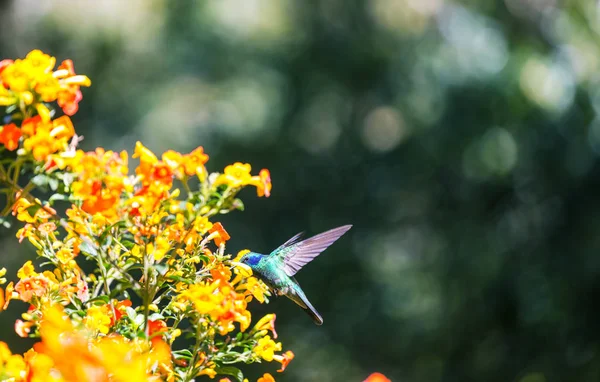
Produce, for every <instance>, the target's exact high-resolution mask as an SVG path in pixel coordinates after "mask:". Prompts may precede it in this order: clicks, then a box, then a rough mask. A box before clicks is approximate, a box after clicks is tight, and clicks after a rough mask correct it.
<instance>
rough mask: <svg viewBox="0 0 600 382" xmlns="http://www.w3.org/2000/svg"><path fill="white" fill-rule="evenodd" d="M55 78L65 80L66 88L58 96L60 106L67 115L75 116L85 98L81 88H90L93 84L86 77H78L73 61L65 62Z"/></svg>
mask: <svg viewBox="0 0 600 382" xmlns="http://www.w3.org/2000/svg"><path fill="white" fill-rule="evenodd" d="M54 77H55V78H59V79H63V83H64V86H63V87H62V90H60V91H59V92H58V93H57V94H56V101H57V103H58V106H60V107H61V108H62V109H63V112H64V113H65V114H66V115H73V114H75V113H77V110H79V101H81V99H82V98H83V95H82V94H81V90H79V87H80V86H90V85H91V84H92V82H91V81H90V79H89V78H87V77H86V76H81V75H79V76H78V75H76V74H75V67H74V65H73V61H71V60H64V61H63V62H62V63H61V64H60V66H59V67H58V69H57V70H56V72H54Z"/></svg>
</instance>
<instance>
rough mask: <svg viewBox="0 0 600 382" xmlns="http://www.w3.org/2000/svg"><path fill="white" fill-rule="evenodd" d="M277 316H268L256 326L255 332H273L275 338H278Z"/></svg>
mask: <svg viewBox="0 0 600 382" xmlns="http://www.w3.org/2000/svg"><path fill="white" fill-rule="evenodd" d="M275 318H276V316H275V314H273V313H271V314H267V315H265V316H264V317H263V318H261V319H260V320H258V322H257V323H256V325H254V328H253V329H252V331H253V332H259V331H262V330H270V331H271V332H273V338H277V332H276V331H275Z"/></svg>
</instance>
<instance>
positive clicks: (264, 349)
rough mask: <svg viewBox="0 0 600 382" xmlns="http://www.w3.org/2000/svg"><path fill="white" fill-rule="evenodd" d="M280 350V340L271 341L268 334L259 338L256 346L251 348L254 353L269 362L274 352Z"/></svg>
mask: <svg viewBox="0 0 600 382" xmlns="http://www.w3.org/2000/svg"><path fill="white" fill-rule="evenodd" d="M280 350H281V342H275V341H273V340H272V339H271V337H270V336H264V337H263V338H261V339H259V340H258V343H257V344H256V346H254V349H252V351H253V352H254V354H256V355H257V356H259V357H261V358H262V359H264V360H265V361H268V362H271V361H272V360H273V356H274V355H275V352H276V351H280Z"/></svg>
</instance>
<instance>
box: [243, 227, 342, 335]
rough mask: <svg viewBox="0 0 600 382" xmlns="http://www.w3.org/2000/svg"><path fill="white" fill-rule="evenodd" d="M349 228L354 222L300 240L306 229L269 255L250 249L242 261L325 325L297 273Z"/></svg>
mask: <svg viewBox="0 0 600 382" xmlns="http://www.w3.org/2000/svg"><path fill="white" fill-rule="evenodd" d="M350 228H352V226H351V225H345V226H341V227H337V228H334V229H331V230H329V231H326V232H323V233H321V234H318V235H316V236H313V237H311V238H309V239H306V240H301V238H302V235H303V232H300V233H299V234H297V235H295V236H294V237H292V238H291V239H289V240H288V241H286V242H285V243H283V244H282V245H280V246H279V247H278V248H277V249H275V250H274V251H272V252H271V253H270V254H268V255H264V254H261V253H256V252H248V253H247V254H245V255H244V256H242V258H241V259H240V262H241V263H243V264H246V265H247V266H249V267H250V268H251V269H252V272H253V274H254V275H255V276H257V277H258V278H259V279H261V280H262V281H263V282H264V283H265V284H267V286H268V287H269V288H270V289H271V291H273V292H274V293H275V294H277V295H279V296H286V297H287V298H289V299H290V300H292V301H293V302H295V303H296V304H298V305H299V306H300V307H301V308H302V309H304V311H305V312H306V313H308V315H309V316H310V317H311V318H312V319H313V321H314V322H315V324H317V325H322V324H323V318H322V317H321V315H320V314H319V312H317V310H316V309H315V308H314V307H313V306H312V304H311V303H310V302H309V301H308V298H306V295H305V294H304V292H303V291H302V288H301V287H300V284H298V282H297V281H296V279H295V278H294V275H295V274H296V273H297V272H298V271H299V270H300V269H302V267H303V266H305V265H306V264H308V263H309V262H311V261H312V260H313V259H314V258H315V257H317V256H319V255H320V254H321V252H323V251H325V250H326V249H327V247H329V246H330V245H331V244H333V243H334V242H335V241H336V240H337V239H339V238H340V237H341V236H342V235H343V234H345V233H346V232H347V231H348V230H349V229H350Z"/></svg>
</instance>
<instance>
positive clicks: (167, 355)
mask: <svg viewBox="0 0 600 382" xmlns="http://www.w3.org/2000/svg"><path fill="white" fill-rule="evenodd" d="M54 66H55V58H54V57H51V56H48V55H46V54H44V53H42V52H40V51H33V52H31V53H29V54H28V55H27V56H26V57H25V58H24V59H22V60H15V61H12V60H4V61H2V62H0V105H2V106H5V107H6V114H7V116H6V118H5V121H8V122H7V123H6V124H5V125H3V126H2V127H0V156H1V157H2V159H3V160H2V161H0V183H1V184H2V185H3V186H4V187H6V188H5V190H7V191H6V193H5V194H6V199H7V200H8V203H7V207H6V208H5V209H4V211H3V216H6V215H11V214H12V216H13V217H14V219H16V220H17V221H19V222H21V223H22V227H21V228H20V229H19V230H18V232H17V237H18V238H19V240H20V241H24V240H25V239H27V241H29V242H30V243H31V244H32V245H33V246H34V247H35V248H36V251H37V254H38V256H39V257H40V258H43V260H44V261H43V265H36V264H34V263H33V262H31V261H28V262H26V263H25V264H24V265H23V266H22V267H21V269H20V270H19V271H18V273H17V279H16V280H14V281H12V282H10V283H8V284H7V285H6V287H5V288H4V293H0V297H1V298H0V308H2V309H6V307H7V305H8V304H9V303H12V302H11V301H20V302H21V303H26V304H27V305H26V306H27V307H28V308H27V311H26V312H25V313H23V314H22V317H21V319H19V320H17V322H16V323H15V331H16V332H17V334H18V335H19V336H22V337H31V338H37V339H39V342H38V343H36V344H35V346H34V347H33V348H32V349H31V350H29V351H28V352H26V353H25V354H24V355H18V354H12V353H11V351H10V350H9V349H8V347H7V346H6V344H4V343H2V342H0V380H12V381H48V380H51V381H81V380H94V381H96V380H97V381H105V380H115V381H121V380H123V381H124V380H128V381H129V380H132V381H138V380H139V381H142V380H144V381H145V380H156V381H161V380H164V381H191V380H194V378H197V377H199V376H208V377H210V378H215V377H216V376H217V375H222V376H228V377H227V378H233V379H235V380H239V381H242V380H244V377H243V374H242V372H241V371H240V370H239V369H238V368H237V367H235V366H232V365H235V364H236V363H252V362H262V361H267V362H271V361H275V362H278V363H279V364H280V367H279V370H278V371H283V370H284V369H285V368H286V367H287V365H288V364H289V362H290V361H291V360H292V359H293V358H294V354H293V353H292V352H291V351H283V350H282V349H283V348H282V344H281V343H280V342H276V341H275V340H276V339H277V333H276V331H275V315H273V314H267V315H266V316H264V317H262V318H259V319H258V320H256V321H255V322H253V321H254V320H253V317H252V313H251V311H250V310H249V307H250V306H251V305H252V303H253V301H254V300H256V301H257V302H259V303H264V302H268V297H269V296H270V292H269V289H268V287H267V286H266V285H265V284H264V283H263V282H262V281H260V280H259V279H257V278H256V277H254V276H253V275H252V271H251V269H250V268H248V267H247V266H246V265H244V264H241V263H239V262H237V261H236V260H237V259H239V258H240V257H241V256H242V255H243V254H244V253H246V251H242V252H240V253H238V254H236V255H235V256H234V255H232V254H230V253H228V252H227V250H226V244H227V242H228V241H229V240H230V239H231V237H230V235H229V234H228V232H227V231H226V229H225V227H223V225H222V224H221V223H220V222H219V221H218V215H220V214H224V213H228V212H231V211H234V210H241V209H243V203H242V201H241V200H240V199H239V198H238V197H237V195H238V193H239V192H240V190H241V189H242V188H244V187H246V186H253V187H255V188H256V191H257V195H258V196H266V197H268V196H269V195H270V192H271V178H270V174H269V171H268V170H266V169H263V170H261V171H259V172H258V174H257V175H252V168H251V166H250V165H249V164H245V163H235V164H233V165H230V166H227V167H226V168H225V169H224V171H223V172H222V173H219V172H213V173H211V172H209V171H208V170H207V168H206V164H207V162H208V159H209V158H208V155H206V154H205V153H204V150H203V148H202V147H198V148H196V149H194V150H193V151H191V152H190V153H187V154H186V153H178V152H175V151H172V150H171V151H167V152H165V153H163V154H162V155H160V156H157V155H156V154H155V153H153V152H152V151H151V150H150V149H148V148H147V147H145V146H144V145H143V144H142V143H140V142H138V143H137V144H136V147H135V150H134V152H133V155H132V156H131V157H132V158H134V159H136V160H137V161H139V164H138V165H137V166H135V168H134V169H131V171H130V165H129V155H128V153H127V152H120V153H117V152H113V151H108V150H104V149H102V148H98V149H96V150H95V151H93V152H84V151H82V150H78V149H77V143H78V141H79V139H78V137H77V135H76V133H75V129H74V128H73V124H72V122H71V120H70V118H69V116H72V115H73V114H74V113H75V112H76V111H77V108H78V103H79V101H80V100H81V98H82V95H81V91H80V86H89V85H90V80H89V79H88V78H87V77H86V76H82V75H76V74H75V72H74V69H73V64H72V62H71V61H70V60H66V61H63V62H62V64H61V65H59V67H58V68H57V69H56V70H54ZM53 102H56V103H57V104H58V106H59V107H60V108H61V109H62V113H63V115H61V116H55V112H56V111H57V110H58V109H54V108H53V107H52V103H53ZM4 159H6V160H4ZM24 175H26V176H28V177H29V179H30V181H29V183H27V184H26V185H20V184H19V181H20V180H21V179H23V178H24V177H25V176H24ZM36 190H41V191H45V192H46V195H48V194H50V195H51V196H50V197H48V198H47V199H46V200H40V199H38V198H36V197H35V196H33V193H35V192H36ZM55 204H60V208H58V207H57V206H56V205H55ZM55 207H57V208H56V209H55ZM57 210H59V211H65V212H64V216H61V214H60V213H58V212H57ZM84 262H85V263H86V264H88V266H87V267H82V264H83V263H84ZM89 264H93V265H94V266H93V269H92V270H89ZM84 269H85V271H84ZM4 272H5V271H3V270H0V277H2V276H4ZM5 282H6V280H5V279H4V278H3V277H2V278H0V283H2V284H4V283H5ZM66 354H68V357H65V355H66ZM227 378H224V379H223V380H228V379H227ZM259 381H274V378H273V376H272V375H271V374H268V373H267V374H265V375H264V376H263V377H261V378H260V379H259Z"/></svg>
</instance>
